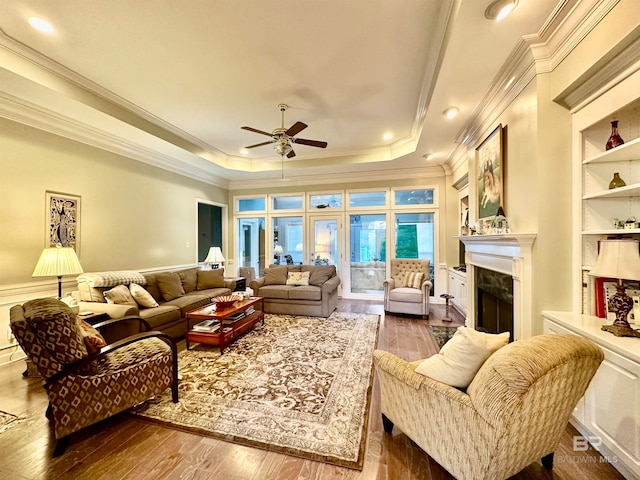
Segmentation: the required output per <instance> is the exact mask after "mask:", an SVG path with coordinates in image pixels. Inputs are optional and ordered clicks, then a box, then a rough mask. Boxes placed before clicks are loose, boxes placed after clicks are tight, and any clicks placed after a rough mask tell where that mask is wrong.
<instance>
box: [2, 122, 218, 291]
mask: <svg viewBox="0 0 640 480" xmlns="http://www.w3.org/2000/svg"><path fill="white" fill-rule="evenodd" d="M46 190H53V191H57V192H64V193H70V194H74V195H80V196H81V197H82V200H81V231H80V261H81V263H82V266H83V268H84V270H85V271H100V270H112V269H128V268H130V269H145V268H155V267H157V268H161V267H169V266H173V265H184V264H193V263H195V262H196V229H197V214H196V212H197V209H196V204H197V200H196V199H206V200H209V201H215V202H220V203H225V202H226V199H227V191H226V190H223V189H220V188H218V187H214V186H211V185H209V184H206V183H202V182H198V181H195V180H192V179H188V178H186V177H183V176H180V175H176V174H173V173H170V172H167V171H165V170H161V169H158V168H154V167H152V166H149V165H146V164H143V163H141V162H138V161H134V160H131V159H127V158H125V157H121V156H119V155H116V154H112V153H109V152H106V151H103V150H99V149H96V148H93V147H89V146H87V145H84V144H81V143H77V142H75V141H71V140H68V139H65V138H62V137H59V136H56V135H52V134H49V133H46V132H43V131H39V130H36V129H33V128H31V127H28V126H25V125H21V124H18V123H14V122H11V121H8V120H4V119H0V193H1V195H2V202H1V203H0V226H1V231H2V234H1V235H0V265H2V268H0V286H2V285H7V284H16V283H29V282H34V281H35V279H33V278H32V277H31V274H32V272H33V268H34V266H35V263H36V261H37V259H38V256H39V255H40V252H41V251H42V248H43V246H44V238H45V191H46ZM187 242H188V243H189V244H190V246H189V247H187V246H186V244H187Z"/></svg>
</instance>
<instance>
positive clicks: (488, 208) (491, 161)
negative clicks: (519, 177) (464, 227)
mask: <svg viewBox="0 0 640 480" xmlns="http://www.w3.org/2000/svg"><path fill="white" fill-rule="evenodd" d="M503 142H504V138H503V131H502V124H500V125H498V126H497V127H496V128H495V129H494V130H493V131H492V132H491V133H490V134H489V136H488V137H487V138H485V139H484V141H483V142H482V143H481V144H480V146H479V147H478V148H476V175H477V182H478V184H477V192H478V198H477V205H478V217H477V218H478V221H482V220H486V219H489V218H493V217H494V216H495V215H496V213H497V212H498V208H500V206H502V207H503V208H504V170H505V169H504V167H505V165H504V152H503Z"/></svg>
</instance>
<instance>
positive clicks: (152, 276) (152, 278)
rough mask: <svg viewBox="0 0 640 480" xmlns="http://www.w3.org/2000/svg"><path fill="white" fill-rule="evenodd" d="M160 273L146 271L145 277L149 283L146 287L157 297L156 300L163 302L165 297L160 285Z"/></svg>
mask: <svg viewBox="0 0 640 480" xmlns="http://www.w3.org/2000/svg"><path fill="white" fill-rule="evenodd" d="M158 275H159V274H158V273H145V274H144V278H145V279H146V280H147V284H146V285H145V287H144V288H145V289H146V290H147V292H149V293H150V294H151V296H152V297H153V298H155V299H156V302H162V301H164V298H162V292H160V287H158Z"/></svg>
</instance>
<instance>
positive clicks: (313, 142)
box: [291, 138, 327, 148]
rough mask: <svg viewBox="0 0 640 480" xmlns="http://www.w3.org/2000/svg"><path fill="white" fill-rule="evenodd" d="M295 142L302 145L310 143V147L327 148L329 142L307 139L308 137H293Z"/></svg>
mask: <svg viewBox="0 0 640 480" xmlns="http://www.w3.org/2000/svg"><path fill="white" fill-rule="evenodd" d="M291 140H292V141H293V142H294V143H299V144H301V145H309V146H310V147H319V148H327V142H321V141H320V140H307V139H306V138H292V139H291Z"/></svg>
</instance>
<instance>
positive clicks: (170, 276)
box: [156, 272, 184, 302]
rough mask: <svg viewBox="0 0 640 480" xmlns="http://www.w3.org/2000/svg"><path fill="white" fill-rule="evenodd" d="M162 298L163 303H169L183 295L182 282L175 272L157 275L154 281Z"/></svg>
mask: <svg viewBox="0 0 640 480" xmlns="http://www.w3.org/2000/svg"><path fill="white" fill-rule="evenodd" d="M156 283H157V284H158V288H159V289H160V293H162V298H164V299H165V301H167V302H168V301H170V300H173V299H175V298H180V297H182V296H183V295H184V288H182V282H181V281H180V277H179V276H178V274H177V273H175V272H164V273H159V274H158V276H157V279H156Z"/></svg>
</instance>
